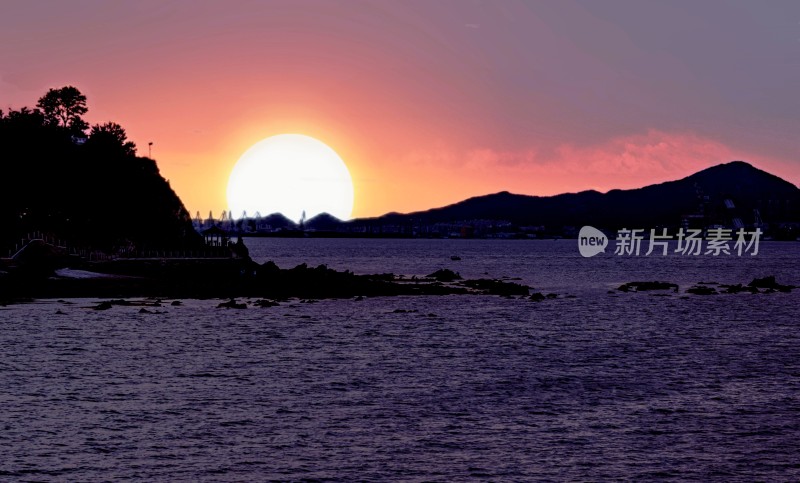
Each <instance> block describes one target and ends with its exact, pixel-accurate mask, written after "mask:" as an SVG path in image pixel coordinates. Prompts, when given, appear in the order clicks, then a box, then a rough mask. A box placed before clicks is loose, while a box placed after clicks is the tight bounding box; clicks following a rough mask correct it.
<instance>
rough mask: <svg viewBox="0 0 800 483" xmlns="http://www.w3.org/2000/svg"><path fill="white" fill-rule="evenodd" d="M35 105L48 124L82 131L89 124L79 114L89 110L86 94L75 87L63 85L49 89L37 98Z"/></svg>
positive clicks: (81, 114)
mask: <svg viewBox="0 0 800 483" xmlns="http://www.w3.org/2000/svg"><path fill="white" fill-rule="evenodd" d="M36 107H38V108H39V109H41V111H42V114H43V115H44V118H45V121H46V122H47V123H48V124H52V125H56V126H61V127H63V128H67V129H69V130H71V131H75V132H83V131H85V130H86V128H88V127H89V125H88V124H87V123H86V121H84V120H83V118H82V117H81V116H83V115H84V114H86V112H87V111H88V110H89V109H88V108H87V107H86V96H85V95H83V94H82V93H81V91H79V90H78V89H77V88H76V87H73V86H65V87H62V88H60V89H50V90H48V91H47V94H45V95H43V96H42V97H40V98H39V102H37V103H36Z"/></svg>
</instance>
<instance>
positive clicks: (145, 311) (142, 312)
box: [139, 307, 153, 314]
mask: <svg viewBox="0 0 800 483" xmlns="http://www.w3.org/2000/svg"><path fill="white" fill-rule="evenodd" d="M139 313H140V314H152V313H153V312H150V311H149V310H147V309H146V308H144V307H142V308H141V309H139Z"/></svg>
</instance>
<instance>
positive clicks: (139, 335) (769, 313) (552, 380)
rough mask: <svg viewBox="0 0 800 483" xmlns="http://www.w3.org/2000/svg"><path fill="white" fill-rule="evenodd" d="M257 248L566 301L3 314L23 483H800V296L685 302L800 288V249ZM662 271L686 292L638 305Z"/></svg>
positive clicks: (536, 244)
mask: <svg viewBox="0 0 800 483" xmlns="http://www.w3.org/2000/svg"><path fill="white" fill-rule="evenodd" d="M246 243H247V245H248V247H249V248H250V252H251V255H252V256H253V258H254V259H256V260H257V261H259V262H263V261H266V260H274V261H275V262H276V263H277V264H278V265H279V266H280V267H282V268H289V267H291V266H294V265H296V264H298V263H303V262H306V263H308V264H309V265H318V264H327V265H328V266H329V267H331V268H335V269H342V270H343V269H349V270H353V271H354V272H356V273H376V272H377V273H384V272H392V273H395V274H398V275H403V276H407V277H411V276H414V275H416V276H422V275H426V274H427V273H430V272H433V271H434V270H436V269H439V268H450V269H452V270H455V271H458V272H460V273H461V274H462V275H463V276H465V277H469V278H480V277H483V278H486V277H492V278H502V277H507V278H509V279H515V278H519V279H521V281H522V283H526V284H528V285H530V286H532V287H534V288H535V290H536V291H542V292H543V293H555V294H557V295H558V298H555V299H548V300H544V301H542V302H533V301H531V300H527V299H520V298H513V299H506V298H501V297H494V296H426V297H378V298H366V299H363V300H353V299H348V300H321V301H316V302H313V301H312V302H309V301H301V300H290V301H288V302H283V303H281V305H280V306H277V307H270V308H255V307H250V308H248V309H246V310H226V309H217V308H216V306H217V304H218V303H219V301H218V300H183V301H181V305H175V306H173V305H170V304H169V303H168V301H164V303H163V304H162V307H157V308H152V307H149V308H148V310H149V311H151V312H157V313H139V310H140V308H139V307H124V306H114V307H113V308H112V309H110V310H106V311H95V310H92V309H90V308H87V307H91V306H93V305H95V303H96V302H97V300H94V299H91V300H90V299H70V300H63V301H56V300H40V301H36V302H34V303H28V304H21V305H11V306H8V307H0V409H2V411H0V478H1V479H10V480H36V481H42V480H44V481H50V480H53V481H108V480H119V479H142V480H148V481H196V480H208V481H262V480H319V481H329V480H342V481H354V480H405V481H431V480H437V481H454V480H469V479H475V480H494V481H497V480H512V481H522V480H562V481H563V480H619V479H633V480H651V479H662V480H685V479H698V480H720V481H733V480H741V481H750V480H781V481H789V480H797V479H798V478H800V457H799V456H798V455H800V344H799V342H800V327H798V324H800V321H799V320H800V309H798V302H800V290H795V291H794V292H792V293H772V294H756V295H754V294H736V295H715V296H705V297H704V296H695V295H687V294H685V292H684V291H685V289H686V288H688V287H689V286H691V285H693V284H695V283H697V282H701V281H702V282H720V283H742V282H743V283H747V282H749V281H750V280H751V279H752V278H754V277H762V276H766V275H776V276H777V279H778V281H779V282H782V283H788V284H795V285H800V270H798V269H797V265H798V260H800V244H797V243H778V242H762V244H761V246H760V252H759V254H758V255H756V256H749V255H747V256H741V257H739V256H736V255H730V256H725V255H723V256H720V257H712V256H701V257H687V256H680V255H674V254H673V255H670V256H667V257H662V256H660V255H659V256H655V255H651V256H650V257H644V256H640V257H634V256H617V255H614V254H613V253H611V252H612V251H613V249H612V250H609V253H606V254H601V255H599V256H597V257H594V258H583V257H581V256H580V255H579V254H578V250H577V243H576V241H574V240H558V241H553V240H547V241H544V240H542V241H525V240H520V241H482V240H367V239H352V240H331V239H327V240H326V239H247V240H246ZM454 255H455V256H458V257H460V258H461V260H451V259H450V257H451V256H454ZM638 280H663V281H669V282H675V283H678V284H680V286H681V287H680V291H679V293H674V292H672V291H663V292H660V293H655V292H647V293H622V292H618V291H616V290H614V289H615V288H616V287H618V286H619V285H620V284H622V283H624V282H629V281H638ZM518 281H519V280H518ZM609 292H611V293H609Z"/></svg>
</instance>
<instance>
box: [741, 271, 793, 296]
mask: <svg viewBox="0 0 800 483" xmlns="http://www.w3.org/2000/svg"><path fill="white" fill-rule="evenodd" d="M747 285H748V286H749V287H756V288H765V289H771V290H777V291H778V292H791V291H792V289H793V288H797V287H795V286H794V285H782V284H780V283H778V282H776V281H775V275H770V276H768V277H764V278H754V279H753V280H752V281H751V282H750V283H749V284H747Z"/></svg>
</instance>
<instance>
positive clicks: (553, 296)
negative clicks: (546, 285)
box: [545, 293, 558, 299]
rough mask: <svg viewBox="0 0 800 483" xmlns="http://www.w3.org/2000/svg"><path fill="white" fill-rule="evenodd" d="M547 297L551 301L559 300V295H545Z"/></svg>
mask: <svg viewBox="0 0 800 483" xmlns="http://www.w3.org/2000/svg"><path fill="white" fill-rule="evenodd" d="M545 297H547V298H549V299H557V298H558V294H557V293H549V294H547V295H545Z"/></svg>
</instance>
